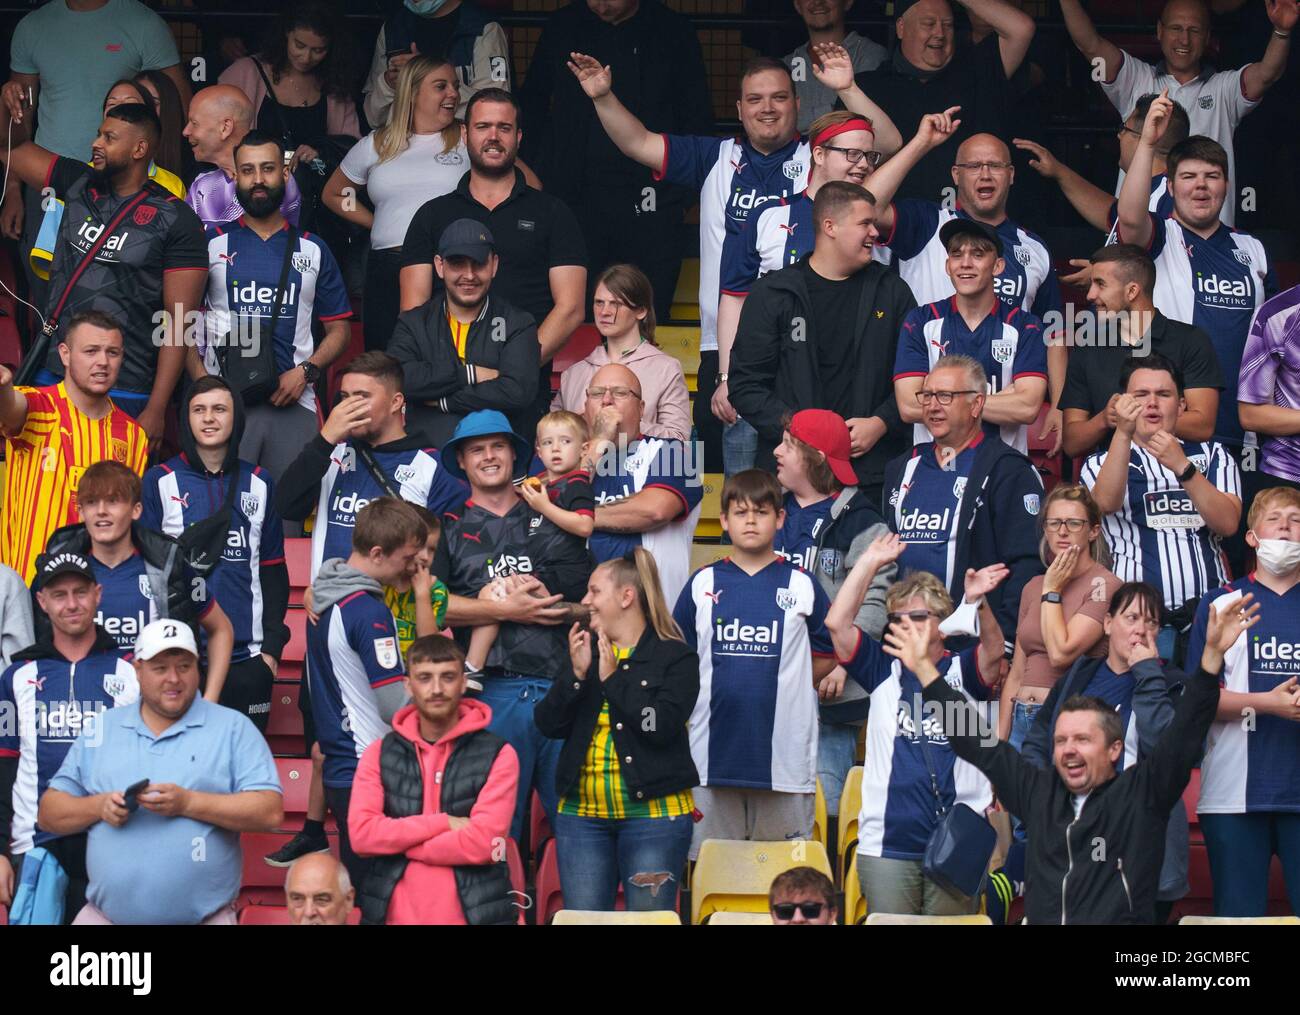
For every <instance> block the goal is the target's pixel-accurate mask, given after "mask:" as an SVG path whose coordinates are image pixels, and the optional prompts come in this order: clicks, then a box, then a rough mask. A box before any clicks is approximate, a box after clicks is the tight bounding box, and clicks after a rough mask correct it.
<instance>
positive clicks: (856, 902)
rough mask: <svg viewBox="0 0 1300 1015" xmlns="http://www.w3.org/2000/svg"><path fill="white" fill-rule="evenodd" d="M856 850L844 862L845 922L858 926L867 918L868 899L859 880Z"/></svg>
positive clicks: (847, 924)
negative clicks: (864, 895) (863, 893)
mask: <svg viewBox="0 0 1300 1015" xmlns="http://www.w3.org/2000/svg"><path fill="white" fill-rule="evenodd" d="M856 855H857V853H856V851H855V852H854V853H851V854H849V857H848V861H847V862H846V863H845V864H844V913H843V917H844V923H845V925H846V926H850V927H852V926H856V925H857V924H860V923H865V922H866V919H867V900H866V899H865V898H863V895H862V883H861V882H860V881H858V865H857V862H856V859H855V858H856Z"/></svg>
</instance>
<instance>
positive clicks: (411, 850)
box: [348, 698, 519, 924]
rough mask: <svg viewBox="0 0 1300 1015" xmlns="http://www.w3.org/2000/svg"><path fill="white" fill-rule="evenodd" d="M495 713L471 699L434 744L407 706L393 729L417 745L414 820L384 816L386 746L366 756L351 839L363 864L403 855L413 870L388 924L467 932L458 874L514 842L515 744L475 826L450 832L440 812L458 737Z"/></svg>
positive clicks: (496, 768) (473, 816)
mask: <svg viewBox="0 0 1300 1015" xmlns="http://www.w3.org/2000/svg"><path fill="white" fill-rule="evenodd" d="M491 719H492V710H491V709H490V708H489V707H488V706H487V705H485V704H483V702H481V701H478V700H476V699H473V698H465V699H464V700H463V701H461V703H460V718H459V719H458V720H457V722H456V725H455V726H454V727H453V728H452V730H451V732H450V733H448V734H447V735H446V736H444V737H443V738H442V739H441V740H439V741H438V742H437V743H436V744H430V743H426V742H425V740H424V739H423V738H422V737H421V736H420V723H419V717H418V716H417V715H416V712H415V706H414V705H404V706H402V708H401V709H399V710H398V713H397V715H395V716H393V729H394V730H395V731H396V732H397V733H398V734H399V735H400V736H404V737H406V739H408V740H409V741H411V743H412V744H414V745H415V750H416V754H417V755H418V756H419V758H420V771H421V773H422V775H423V777H424V812H423V813H422V814H418V815H415V816H413V817H409V818H390V817H386V816H385V815H384V787H383V783H382V782H381V781H380V775H379V753H380V751H381V750H382V748H383V743H384V742H383V740H382V739H380V740H376V741H375V742H374V743H373V744H371V745H370V746H369V747H367V748H366V752H365V754H363V755H362V756H361V761H360V762H359V763H358V765H357V774H356V777H355V778H354V780H353V782H352V801H351V804H350V805H349V808H348V834H349V835H350V836H351V838H352V848H353V849H354V850H356V851H357V854H358V855H360V856H388V855H392V854H394V853H405V854H406V856H407V859H409V860H410V861H411V862H410V863H409V864H407V866H406V873H405V874H403V875H402V880H401V881H399V882H398V883H397V887H396V888H395V889H393V896H392V898H391V899H390V900H389V903H388V923H390V924H443V923H450V924H463V923H464V922H465V913H464V911H463V910H462V909H461V908H460V896H459V895H458V894H457V892H456V875H455V873H454V872H453V871H452V867H453V866H456V865H459V864H482V863H489V862H491V861H492V860H494V859H496V858H497V854H494V850H497V849H499V848H501V845H502V843H504V842H505V840H506V837H507V836H509V834H510V821H511V819H512V818H513V817H514V812H515V790H516V787H517V786H518V783H519V758H518V756H517V755H516V754H515V750H514V748H513V747H511V746H510V745H509V744H506V745H505V746H504V747H503V748H501V753H500V754H498V755H497V759H496V761H495V762H494V763H493V764H492V771H491V773H490V774H489V775H488V780H487V782H486V783H485V784H484V786H483V789H482V791H481V792H480V793H479V795H478V802H477V803H475V804H474V807H473V809H472V810H471V811H470V816H469V824H468V825H466V826H464V827H463V828H460V829H457V830H456V831H452V830H451V827H450V823H449V822H448V816H447V815H446V814H444V813H442V812H441V810H440V809H439V802H440V799H441V796H442V778H441V776H442V770H443V768H444V767H445V766H446V764H447V759H448V758H449V757H450V756H451V749H452V746H453V744H454V742H455V740H456V738H457V737H459V736H463V735H464V734H466V733H469V732H472V731H473V730H481V729H484V728H486V727H487V724H488V723H489V722H490V721H491Z"/></svg>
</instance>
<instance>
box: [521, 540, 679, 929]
mask: <svg viewBox="0 0 1300 1015" xmlns="http://www.w3.org/2000/svg"><path fill="white" fill-rule="evenodd" d="M582 604H583V605H584V606H586V607H588V608H589V609H590V610H591V629H590V630H585V629H584V628H583V627H582V626H581V625H579V624H574V625H573V628H572V629H571V630H570V631H569V656H570V659H571V660H572V663H573V679H572V680H567V679H556V680H555V681H554V682H553V683H552V684H551V689H550V691H549V692H548V693H547V695H546V697H545V698H544V699H542V701H540V702H539V703H538V704H537V708H536V710H535V711H534V712H533V720H534V722H536V723H537V728H538V729H539V730H541V732H542V733H543V734H544V735H545V736H548V737H551V738H554V739H557V740H558V739H563V740H564V742H565V743H564V747H563V748H562V749H561V751H560V759H559V763H558V765H557V766H556V778H555V781H556V790H557V792H558V793H559V797H560V800H559V806H558V807H557V810H556V814H555V820H554V828H555V844H556V848H557V849H558V850H559V853H558V857H557V859H558V860H559V867H560V887H561V889H562V890H563V892H564V906H565V908H566V909H585V910H612V909H613V908H614V900H615V898H616V897H617V894H618V887H619V885H620V884H621V885H622V886H623V893H624V896H625V897H626V899H627V908H628V909H630V910H651V909H672V908H674V906H675V904H676V901H677V885H678V881H679V879H680V876H681V873H682V870H683V868H684V867H685V866H686V854H687V852H688V850H689V849H690V845H691V833H692V831H693V830H694V825H695V822H694V820H693V818H692V814H693V812H694V810H695V802H694V798H693V796H692V794H691V790H693V789H694V788H695V786H696V785H697V784H698V783H699V775H698V773H697V772H696V769H695V762H694V761H693V760H692V759H691V747H690V737H689V734H688V731H687V728H686V722H687V720H688V719H689V718H690V716H691V711H692V709H694V707H695V699H696V697H697V695H698V694H699V690H700V661H699V657H698V656H697V655H696V654H695V652H693V651H692V650H691V649H690V647H689V646H687V644H686V642H685V640H684V639H683V638H682V633H681V630H680V629H679V628H678V626H677V623H676V622H675V621H674V620H673V617H672V613H671V612H670V611H669V609H668V604H667V603H665V602H664V597H663V593H662V592H661V591H660V584H659V570H658V568H657V567H656V566H655V562H654V558H653V557H652V556H651V555H650V553H649V552H648V551H647V550H645V549H643V548H642V547H637V548H636V549H635V550H634V551H633V552H632V553H631V554H629V555H628V556H626V557H618V558H615V559H614V560H609V561H606V562H605V563H603V564H601V565H600V566H599V567H597V568H596V570H595V571H593V572H592V575H591V579H590V582H589V584H588V587H587V595H586V597H585V598H584V599H583V600H582ZM650 714H653V715H654V720H655V721H654V722H653V723H647V722H646V721H645V717H646V716H647V715H650ZM633 759H635V760H633ZM647 871H652V872H655V873H656V874H657V875H660V877H655V878H649V879H647V878H645V877H640V878H637V877H636V875H638V874H641V875H644V874H645V872H647Z"/></svg>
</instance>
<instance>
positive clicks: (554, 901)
mask: <svg viewBox="0 0 1300 1015" xmlns="http://www.w3.org/2000/svg"><path fill="white" fill-rule="evenodd" d="M533 904H534V905H535V906H536V907H537V925H538V926H539V927H541V926H544V925H545V924H548V923H550V922H551V919H552V918H553V917H554V916H555V914H556V913H558V912H559V911H560V910H561V909H563V908H564V893H563V892H562V891H561V890H560V863H559V859H558V858H557V857H556V855H555V840H554V839H550V840H548V841H547V843H546V845H545V846H544V847H543V848H542V853H541V859H539V860H538V861H537V876H536V879H535V882H534V885H533Z"/></svg>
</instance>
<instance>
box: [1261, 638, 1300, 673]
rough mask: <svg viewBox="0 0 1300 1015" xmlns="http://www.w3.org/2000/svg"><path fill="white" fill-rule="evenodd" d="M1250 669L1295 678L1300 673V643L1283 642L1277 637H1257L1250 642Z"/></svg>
mask: <svg viewBox="0 0 1300 1015" xmlns="http://www.w3.org/2000/svg"><path fill="white" fill-rule="evenodd" d="M1250 668H1251V669H1252V670H1256V671H1261V672H1267V673H1279V674H1282V675H1283V676H1287V675H1291V676H1295V675H1296V673H1297V671H1300V642H1293V641H1283V640H1282V639H1281V638H1279V637H1278V636H1277V635H1271V636H1270V637H1267V638H1263V637H1260V636H1259V635H1256V636H1255V637H1254V638H1252V639H1251V642H1250Z"/></svg>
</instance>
